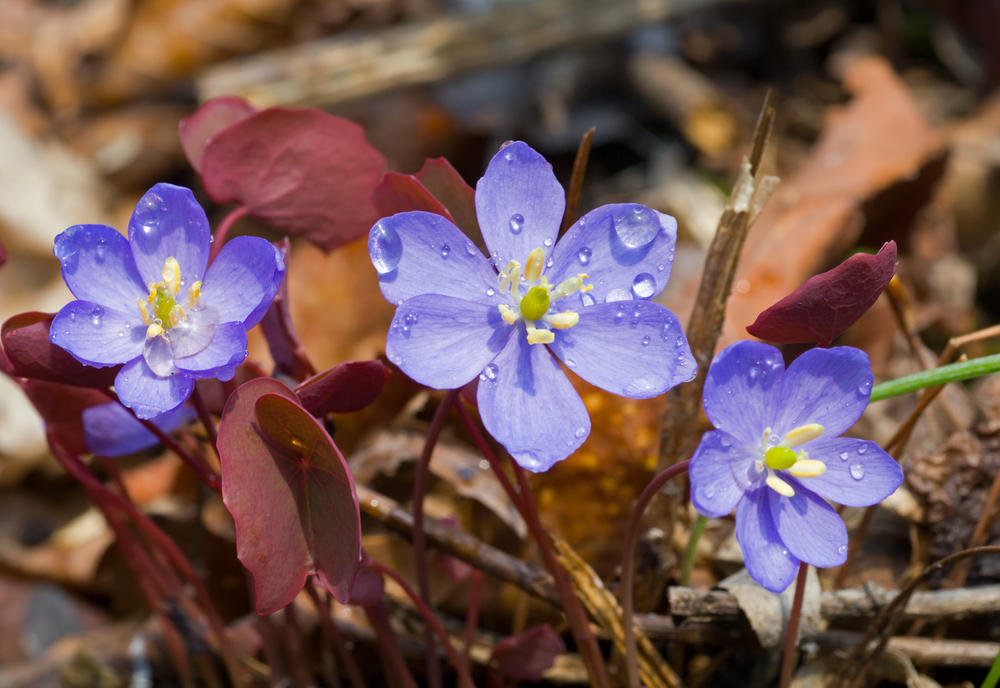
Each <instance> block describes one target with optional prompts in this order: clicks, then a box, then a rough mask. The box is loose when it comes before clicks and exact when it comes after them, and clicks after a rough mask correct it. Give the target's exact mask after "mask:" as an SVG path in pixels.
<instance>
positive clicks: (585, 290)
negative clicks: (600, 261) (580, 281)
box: [580, 284, 594, 294]
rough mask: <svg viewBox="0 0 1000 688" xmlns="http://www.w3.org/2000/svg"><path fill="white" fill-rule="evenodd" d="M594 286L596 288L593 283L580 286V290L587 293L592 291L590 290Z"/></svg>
mask: <svg viewBox="0 0 1000 688" xmlns="http://www.w3.org/2000/svg"><path fill="white" fill-rule="evenodd" d="M593 288H594V285H593V284H588V285H587V286H585V287H580V291H581V292H582V293H584V294H586V293H587V292H588V291H590V290H591V289H593Z"/></svg>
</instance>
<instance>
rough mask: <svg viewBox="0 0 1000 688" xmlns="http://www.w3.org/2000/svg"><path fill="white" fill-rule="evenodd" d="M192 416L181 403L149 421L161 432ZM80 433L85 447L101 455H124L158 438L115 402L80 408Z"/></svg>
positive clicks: (148, 446)
mask: <svg viewBox="0 0 1000 688" xmlns="http://www.w3.org/2000/svg"><path fill="white" fill-rule="evenodd" d="M193 417H194V413H193V412H192V411H191V409H190V408H188V407H187V406H180V407H178V408H176V409H174V410H173V411H169V412H167V413H164V414H162V415H159V416H155V417H154V418H151V419H150V420H151V421H152V422H153V424H154V425H156V427H158V428H160V430H163V431H164V432H167V433H169V432H173V430H174V429H175V428H177V427H178V426H179V425H181V424H182V423H185V422H187V421H189V420H191V418H193ZM83 436H84V439H85V440H86V442H87V448H88V449H89V450H90V451H92V452H93V453H95V454H98V455H100V456H125V455H126V454H134V453H135V452H137V451H142V450H143V449H149V448H150V447H155V446H156V445H157V443H159V440H158V439H157V438H156V435H154V434H153V433H151V432H150V431H149V430H147V429H146V428H145V427H144V426H143V425H142V423H140V422H139V421H137V420H136V419H135V417H134V416H133V415H132V414H131V413H130V412H129V410H128V409H127V408H125V407H124V406H122V405H121V404H119V403H118V402H112V403H110V404H98V405H97V406H91V407H90V408H87V409H84V411H83Z"/></svg>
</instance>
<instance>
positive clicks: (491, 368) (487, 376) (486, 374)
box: [479, 363, 500, 382]
mask: <svg viewBox="0 0 1000 688" xmlns="http://www.w3.org/2000/svg"><path fill="white" fill-rule="evenodd" d="M499 372H500V369H499V368H498V367H497V364H496V363H490V364H489V365H488V366H486V367H485V368H483V372H482V373H481V374H480V375H479V379H480V380H482V381H483V382H486V381H487V380H489V381H490V382H496V379H497V374H498V373H499Z"/></svg>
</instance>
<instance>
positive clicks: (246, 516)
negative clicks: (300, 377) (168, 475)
mask: <svg viewBox="0 0 1000 688" xmlns="http://www.w3.org/2000/svg"><path fill="white" fill-rule="evenodd" d="M219 454H220V461H221V465H222V499H223V502H224V503H225V505H226V508H227V509H229V513H230V514H232V516H233V521H234V523H235V526H236V553H237V556H238V557H239V559H240V561H241V562H243V565H244V566H246V568H247V569H248V570H249V571H250V573H251V574H252V575H253V579H254V592H255V597H256V608H257V613H258V614H269V613H272V612H275V611H277V610H279V609H281V608H282V607H284V606H285V605H287V604H288V603H289V602H291V601H292V599H293V598H294V597H295V595H296V594H298V592H299V591H300V590H301V589H302V585H303V584H304V583H305V580H306V577H307V576H309V575H311V574H314V575H316V577H317V578H318V579H319V581H320V583H321V584H322V585H323V586H324V587H325V588H326V589H327V590H329V591H330V592H331V593H332V594H333V596H334V597H336V598H337V600H339V601H341V602H347V601H348V600H349V599H350V595H351V586H352V584H353V582H354V579H355V576H356V574H357V571H358V566H359V565H360V561H361V515H360V512H359V511H358V500H357V495H356V494H355V491H354V480H353V478H352V477H351V473H350V471H349V470H348V468H347V464H346V463H345V462H344V457H343V456H341V454H340V450H339V449H337V446H336V445H335V444H334V443H333V440H332V439H330V436H329V435H328V434H327V432H326V430H325V429H324V428H323V426H322V424H321V423H319V422H318V421H317V420H316V419H315V418H313V417H312V416H311V415H310V414H309V413H308V412H307V411H306V410H305V409H304V408H302V407H301V406H300V405H299V403H298V400H297V398H296V397H295V395H294V393H293V392H292V391H291V390H289V389H288V388H287V387H285V386H284V385H283V384H281V383H280V382H278V381H277V380H274V379H273V378H259V379H256V380H251V381H250V382H248V383H246V384H245V385H243V386H242V387H240V388H239V389H237V390H236V391H235V392H233V394H232V396H230V398H229V401H228V402H227V404H226V409H225V411H223V414H222V422H221V423H220V425H219Z"/></svg>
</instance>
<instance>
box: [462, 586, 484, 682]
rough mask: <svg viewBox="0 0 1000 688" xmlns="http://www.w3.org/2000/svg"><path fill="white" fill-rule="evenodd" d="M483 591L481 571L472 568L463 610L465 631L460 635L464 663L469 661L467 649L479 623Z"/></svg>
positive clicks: (468, 649)
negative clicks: (467, 606) (466, 607)
mask: <svg viewBox="0 0 1000 688" xmlns="http://www.w3.org/2000/svg"><path fill="white" fill-rule="evenodd" d="M482 593H483V572H482V571H480V570H479V569H473V570H472V580H471V581H470V583H469V608H468V609H467V610H466V612H465V633H464V634H463V636H462V641H463V644H464V645H465V663H466V664H468V663H469V651H470V650H471V649H472V641H473V640H474V639H475V637H476V626H478V625H479V605H480V602H481V601H482Z"/></svg>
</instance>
